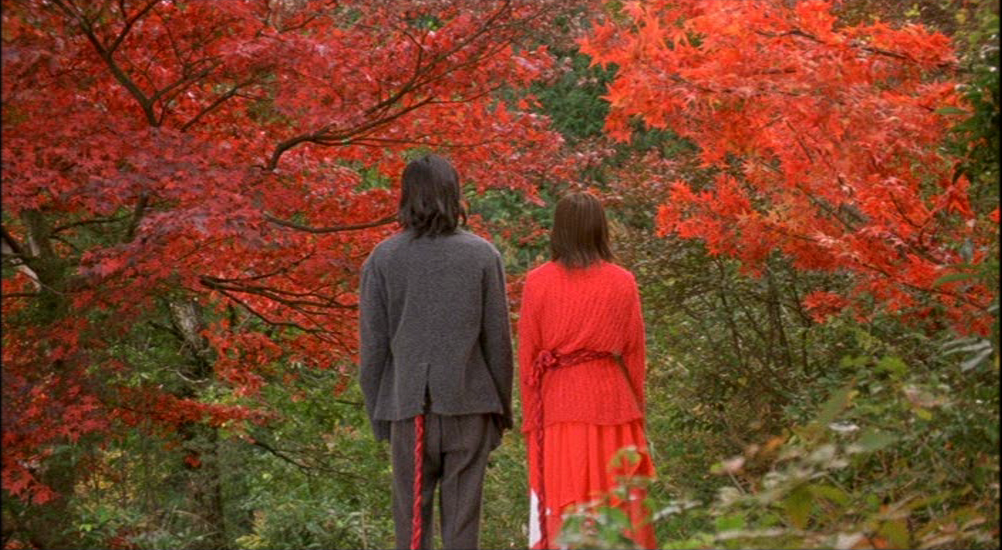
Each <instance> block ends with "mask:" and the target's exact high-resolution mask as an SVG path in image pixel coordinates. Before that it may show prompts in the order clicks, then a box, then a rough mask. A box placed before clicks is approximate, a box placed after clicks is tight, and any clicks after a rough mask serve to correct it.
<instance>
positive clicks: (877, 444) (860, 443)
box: [855, 429, 898, 452]
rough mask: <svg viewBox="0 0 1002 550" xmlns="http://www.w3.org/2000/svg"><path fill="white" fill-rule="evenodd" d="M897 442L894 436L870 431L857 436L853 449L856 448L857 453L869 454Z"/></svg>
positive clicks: (878, 431)
mask: <svg viewBox="0 0 1002 550" xmlns="http://www.w3.org/2000/svg"><path fill="white" fill-rule="evenodd" d="M897 440H898V437H897V436H896V435H894V434H891V433H887V432H884V431H880V430H873V429H870V430H866V431H864V432H863V433H862V434H861V435H860V436H859V439H858V440H856V444H855V447H856V448H858V450H859V452H871V451H877V450H880V449H883V448H884V447H886V446H888V445H890V444H891V443H894V442H895V441H897Z"/></svg>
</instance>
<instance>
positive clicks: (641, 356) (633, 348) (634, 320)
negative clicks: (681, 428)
mask: <svg viewBox="0 0 1002 550" xmlns="http://www.w3.org/2000/svg"><path fill="white" fill-rule="evenodd" d="M628 307H629V313H628V321H627V325H626V342H625V345H624V349H623V362H624V363H625V365H626V372H627V373H628V374H629V376H630V385H631V386H632V387H633V391H634V392H635V393H636V396H637V400H638V403H637V405H638V406H639V407H640V412H641V414H644V408H645V405H646V397H645V394H644V379H645V377H646V376H645V375H646V362H647V350H646V347H647V343H646V337H645V333H644V315H643V312H642V311H641V308H640V293H639V292H638V290H637V283H636V280H634V279H633V278H631V279H630V298H629V306H628Z"/></svg>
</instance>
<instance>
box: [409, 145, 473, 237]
mask: <svg viewBox="0 0 1002 550" xmlns="http://www.w3.org/2000/svg"><path fill="white" fill-rule="evenodd" d="M459 198H460V191H459V174H458V173H457V172H456V169H455V168H453V167H452V164H450V163H449V161H447V160H445V159H444V158H442V157H440V156H438V155H425V156H423V157H421V158H419V159H416V160H412V161H411V162H410V163H409V164H407V167H406V168H404V176H403V183H402V184H401V186H400V208H399V210H398V211H397V219H398V220H399V221H400V225H402V226H403V227H404V229H410V230H412V231H414V238H415V239H417V238H420V237H422V236H428V237H437V236H439V235H449V234H451V233H455V232H456V227H458V226H459V224H460V223H462V224H463V225H466V210H464V209H463V205H462V204H461V203H460V201H459Z"/></svg>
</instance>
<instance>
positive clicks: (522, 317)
mask: <svg viewBox="0 0 1002 550" xmlns="http://www.w3.org/2000/svg"><path fill="white" fill-rule="evenodd" d="M534 291H535V289H534V288H533V285H532V284H531V283H530V281H529V279H526V281H525V286H524V287H523V288H522V305H521V306H520V307H519V313H518V380H519V390H520V391H521V396H522V418H523V419H529V418H534V411H535V408H536V406H537V404H536V402H535V400H534V396H535V394H534V393H533V390H532V389H531V388H530V387H529V383H528V381H529V376H530V375H531V372H532V363H533V360H535V358H536V355H537V354H538V353H539V351H540V346H541V345H542V344H541V338H540V332H539V324H538V318H537V313H538V306H537V303H536V299H535V292H534Z"/></svg>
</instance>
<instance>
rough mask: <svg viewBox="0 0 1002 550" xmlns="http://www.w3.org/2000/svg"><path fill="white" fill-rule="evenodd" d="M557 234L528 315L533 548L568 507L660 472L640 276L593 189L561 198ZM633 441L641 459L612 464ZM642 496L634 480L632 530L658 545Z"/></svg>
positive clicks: (524, 374) (636, 537)
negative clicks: (617, 249)
mask: <svg viewBox="0 0 1002 550" xmlns="http://www.w3.org/2000/svg"><path fill="white" fill-rule="evenodd" d="M550 238H551V240H550V250H551V258H552V259H551V261H549V262H546V263H545V264H543V265H541V266H539V267H538V268H536V269H534V270H532V271H531V272H530V273H529V274H528V276H527V277H526V281H525V287H524V289H523V294H522V306H521V313H520V316H519V321H518V337H519V354H518V360H519V374H520V383H521V389H522V403H523V407H524V409H523V413H524V415H523V425H522V431H523V432H524V433H525V434H526V439H527V443H528V445H527V447H528V455H529V485H530V503H531V513H530V524H529V525H530V529H529V532H530V534H529V545H530V547H531V548H553V547H554V544H555V539H556V537H557V535H558V534H559V533H560V528H561V523H562V520H561V513H562V512H566V511H569V510H568V507H571V508H573V505H574V504H589V503H593V502H596V501H597V500H599V499H601V498H602V497H605V496H608V495H609V493H610V491H612V490H613V489H615V488H616V486H617V483H618V482H619V481H620V480H621V479H622V477H623V476H648V477H652V476H653V475H654V466H653V463H652V462H651V458H650V455H649V453H648V450H647V440H646V437H645V434H644V322H643V317H642V316H641V313H640V297H639V295H638V293H637V285H636V282H635V281H634V278H633V275H632V274H631V273H630V272H629V271H627V270H625V269H623V268H621V267H619V266H617V265H615V264H613V263H612V259H613V256H612V252H611V250H610V247H609V230H608V225H607V223H606V219H605V212H604V211H603V209H602V205H601V203H599V201H598V199H596V198H595V197H594V196H592V195H590V194H588V193H573V194H570V195H568V196H566V197H564V198H563V199H561V200H560V201H559V202H558V203H557V208H556V213H555V214H554V219H553V229H552V232H551V234H550ZM540 404H541V405H542V406H540ZM624 448H633V449H635V450H636V451H637V452H638V454H639V457H640V459H639V461H628V460H621V461H618V462H619V464H617V465H616V467H614V468H612V467H610V466H611V465H610V462H611V461H612V460H613V458H614V457H615V456H616V455H617V453H619V452H621V450H622V449H624ZM540 456H541V457H542V460H541V461H540V460H539V457H540ZM642 498H643V494H642V493H641V492H640V490H639V489H634V490H633V491H632V493H631V498H630V499H629V502H626V503H622V502H618V503H617V505H619V506H621V507H623V508H624V509H625V511H626V512H627V514H628V515H629V517H630V520H631V525H632V528H631V529H630V530H629V531H628V532H627V533H626V535H627V536H628V537H630V538H631V539H632V540H633V541H634V542H635V543H636V544H637V545H639V546H641V547H643V548H654V547H655V542H654V529H653V526H652V525H651V524H650V523H649V517H648V514H647V513H646V510H645V509H644V507H643V505H642V504H641V500H642ZM541 517H545V521H540V518H541Z"/></svg>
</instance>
